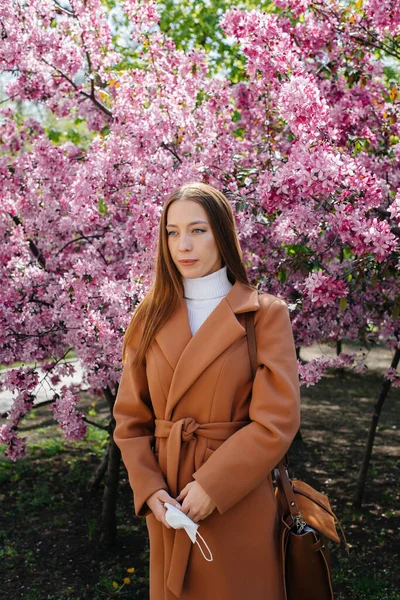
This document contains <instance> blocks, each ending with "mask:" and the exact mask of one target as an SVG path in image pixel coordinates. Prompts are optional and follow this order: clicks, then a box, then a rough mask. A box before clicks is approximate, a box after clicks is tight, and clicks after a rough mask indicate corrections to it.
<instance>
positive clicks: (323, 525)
mask: <svg viewBox="0 0 400 600" xmlns="http://www.w3.org/2000/svg"><path fill="white" fill-rule="evenodd" d="M246 332H247V343H248V347H249V355H250V364H251V370H252V375H253V378H254V376H255V373H256V370H257V348H256V336H255V331H254V321H253V313H246ZM287 467H288V462H287V455H286V454H285V457H284V458H283V459H282V460H281V461H280V462H279V463H278V464H277V465H276V467H275V468H274V478H275V484H276V487H275V496H276V498H277V506H278V513H279V517H280V532H279V536H280V548H281V562H282V577H283V586H284V590H285V597H286V599H287V600H333V589H332V579H331V561H330V551H329V546H328V539H331V540H332V541H335V542H339V543H340V538H339V536H338V534H337V532H336V527H335V522H337V523H338V525H339V527H340V530H341V532H342V535H343V538H344V542H345V547H346V550H347V552H348V551H349V550H348V545H347V542H346V537H345V535H344V532H343V529H342V526H341V524H340V521H339V519H338V518H337V517H336V515H335V514H334V512H333V511H332V509H331V507H330V504H329V499H328V497H327V496H326V495H325V494H321V492H318V491H317V490H315V489H314V488H312V487H311V486H310V485H308V484H307V483H305V482H304V481H299V480H297V479H292V480H291V479H290V478H289V474H288V471H287Z"/></svg>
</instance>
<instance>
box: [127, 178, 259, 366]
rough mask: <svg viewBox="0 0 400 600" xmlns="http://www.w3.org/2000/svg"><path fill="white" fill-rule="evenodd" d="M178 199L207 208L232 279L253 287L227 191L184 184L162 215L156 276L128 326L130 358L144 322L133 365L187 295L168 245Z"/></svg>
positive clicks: (229, 276)
mask: <svg viewBox="0 0 400 600" xmlns="http://www.w3.org/2000/svg"><path fill="white" fill-rule="evenodd" d="M176 200H193V201H195V202H198V203H199V204H200V205H201V206H202V207H203V208H204V210H205V211H206V213H207V216H208V219H209V222H210V226H211V229H212V232H213V234H214V238H215V241H216V244H217V246H218V249H219V251H220V254H221V258H222V261H223V264H225V265H226V267H227V275H228V279H229V281H230V282H231V283H232V284H233V283H235V281H240V282H242V283H244V284H246V285H248V286H249V287H251V288H253V287H254V286H252V285H251V284H250V282H249V279H248V276H247V272H246V267H245V265H244V263H243V259H242V250H241V248H240V244H239V240H238V237H237V232H236V227H235V220H234V216H233V212H232V208H231V206H230V204H229V202H228V200H227V198H226V197H225V195H224V194H223V193H222V192H220V191H219V190H217V189H216V188H214V187H212V186H211V185H208V184H206V183H201V182H197V181H194V182H190V183H186V184H184V185H182V186H180V187H179V188H178V189H176V190H175V191H174V192H172V194H170V196H169V197H168V198H167V200H166V202H165V203H164V206H163V210H162V213H161V218H160V225H159V233H158V246H157V254H156V263H155V278H154V281H153V283H152V285H151V287H150V289H149V291H148V293H147V294H146V296H145V297H144V298H143V300H142V301H141V302H140V303H139V304H138V305H137V307H136V308H135V312H134V314H133V316H132V319H131V321H130V323H129V325H128V327H127V329H126V332H125V337H124V343H123V349H122V360H123V362H124V361H125V358H126V347H127V345H128V344H129V341H130V340H131V338H132V337H133V334H134V331H135V329H136V327H138V326H139V324H141V325H142V326H143V330H142V335H141V338H140V342H139V345H138V348H137V352H136V355H135V359H134V362H133V365H134V366H135V365H138V364H139V363H143V362H144V358H145V354H146V352H147V349H148V347H149V346H150V344H151V342H152V340H153V337H154V335H155V334H156V332H157V331H158V330H159V329H160V327H161V326H162V325H163V324H164V323H165V322H166V321H167V320H168V318H169V317H170V316H171V315H172V313H173V311H174V310H175V308H176V307H177V305H178V302H179V299H180V298H181V297H182V296H183V291H184V288H183V282H182V276H181V274H180V273H179V271H178V269H177V268H176V266H175V264H174V262H173V260H172V258H171V254H170V252H169V248H168V235H167V229H166V225H167V215H168V208H169V207H170V206H171V204H172V203H173V202H175V201H176Z"/></svg>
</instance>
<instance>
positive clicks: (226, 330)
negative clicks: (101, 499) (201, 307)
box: [114, 282, 300, 600]
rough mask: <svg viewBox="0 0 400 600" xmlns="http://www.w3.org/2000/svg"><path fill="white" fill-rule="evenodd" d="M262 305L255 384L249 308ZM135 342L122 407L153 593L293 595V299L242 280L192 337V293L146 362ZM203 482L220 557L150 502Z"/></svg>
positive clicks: (296, 417) (168, 598)
mask: <svg viewBox="0 0 400 600" xmlns="http://www.w3.org/2000/svg"><path fill="white" fill-rule="evenodd" d="M247 311H255V317H254V323H255V332H256V340H257V361H258V369H257V373H256V377H255V380H254V384H253V382H252V378H251V367H250V360H249V354H248V347H247V341H246V330H245V322H244V314H243V313H245V312H247ZM139 336H140V332H138V333H137V335H136V340H134V341H133V342H132V344H131V345H130V347H129V349H128V354H127V360H126V362H125V365H124V368H123V372H122V377H121V381H120V386H119V391H118V395H117V399H116V403H115V408H114V416H115V420H116V428H115V432H114V439H115V442H116V443H117V445H118V446H119V448H120V449H121V452H122V458H123V461H124V463H125V466H126V469H127V472H128V475H129V481H130V484H131V487H132V489H133V492H134V506H135V511H136V514H137V515H138V516H142V517H146V523H147V528H148V531H149V537H150V600H175V598H180V599H181V600H189V599H190V600H283V592H282V586H281V571H280V563H279V552H278V544H277V531H278V529H277V526H278V520H277V513H276V501H275V496H274V492H273V486H272V477H271V470H272V469H273V467H274V466H275V464H276V463H277V462H278V461H279V460H280V459H281V458H282V457H283V455H284V454H285V452H286V451H287V450H288V448H289V446H290V444H291V442H292V439H293V438H294V436H295V434H296V431H297V430H298V428H299V425H300V393H299V379H298V370H297V361H296V353H295V347H294V341H293V334H292V328H291V323H290V317H289V311H288V308H287V305H286V303H285V302H284V301H283V300H280V299H279V298H277V297H276V296H272V295H271V294H266V293H264V294H260V295H259V294H257V291H255V290H252V289H251V288H249V287H248V286H246V285H244V284H242V283H240V282H236V283H235V284H234V285H233V287H232V288H231V290H230V291H229V292H228V294H227V295H226V297H225V298H223V299H222V300H221V302H220V303H219V304H218V305H217V307H216V308H215V309H214V310H213V311H212V312H211V313H210V315H209V316H208V318H207V319H206V320H205V322H204V323H203V324H202V326H201V327H200V328H199V329H198V331H196V333H195V335H193V336H192V334H191V331H190V324H189V319H188V313H187V308H186V302H185V300H184V299H183V298H182V299H181V302H180V304H179V307H178V308H177V310H176V311H175V312H174V314H173V315H172V316H171V317H170V319H169V320H168V321H167V323H166V324H165V325H164V326H163V327H162V328H161V329H160V330H159V331H158V332H157V334H156V335H155V338H154V341H153V342H152V344H151V346H150V347H149V350H148V352H147V354H146V366H143V367H141V368H138V369H132V367H131V363H132V358H133V356H134V353H135V347H136V345H137V343H138V338H139ZM193 478H194V479H196V480H197V481H198V482H199V484H200V485H201V486H202V487H203V488H204V490H205V491H206V492H207V493H208V494H209V496H210V497H211V498H212V500H213V501H214V503H215V505H216V509H215V510H214V512H213V513H212V514H211V515H209V516H208V517H207V518H206V519H204V520H202V521H200V523H199V525H200V527H199V533H201V534H202V536H203V537H204V538H205V540H206V542H207V543H208V545H209V547H210V549H211V552H212V554H213V559H214V560H213V561H212V562H207V561H206V560H205V559H204V558H203V556H202V555H201V552H200V550H199V548H198V546H197V545H192V542H191V541H190V539H189V537H188V535H187V534H186V532H185V531H184V530H183V529H181V530H175V529H167V528H166V527H165V526H164V525H162V524H161V523H160V522H159V521H157V519H156V518H155V517H154V515H153V513H152V512H151V511H150V509H149V508H148V506H147V504H146V499H147V498H148V497H149V496H150V495H151V494H153V492H155V491H157V490H159V489H165V490H168V491H169V493H170V494H171V496H172V497H176V496H177V495H178V493H179V491H180V490H181V489H182V488H183V487H184V486H185V485H186V484H187V483H189V482H190V481H193Z"/></svg>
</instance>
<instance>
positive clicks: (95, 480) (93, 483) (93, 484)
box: [86, 446, 110, 494]
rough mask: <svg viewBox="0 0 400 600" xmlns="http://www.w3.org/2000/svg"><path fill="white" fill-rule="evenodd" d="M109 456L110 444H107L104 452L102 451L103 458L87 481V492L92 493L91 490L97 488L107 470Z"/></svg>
mask: <svg viewBox="0 0 400 600" xmlns="http://www.w3.org/2000/svg"><path fill="white" fill-rule="evenodd" d="M109 456H110V446H108V448H107V450H106V452H105V453H104V456H103V458H102V459H101V462H100V464H99V466H98V467H97V469H96V472H95V473H94V475H93V477H92V478H91V480H90V481H89V483H88V485H87V487H86V491H87V492H88V493H89V494H93V492H94V491H95V490H97V489H98V487H99V485H100V483H101V482H102V481H103V477H104V475H105V474H106V472H107V467H108V459H109Z"/></svg>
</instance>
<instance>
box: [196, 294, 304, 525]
mask: <svg viewBox="0 0 400 600" xmlns="http://www.w3.org/2000/svg"><path fill="white" fill-rule="evenodd" d="M261 298H262V297H260V304H261V306H260V309H259V310H258V311H257V312H256V313H255V321H254V326H255V334H256V341H257V363H258V367H257V371H256V375H255V378H254V382H253V388H252V395H251V400H250V406H249V419H250V421H251V422H250V423H249V424H248V425H245V426H244V427H242V429H239V431H236V432H235V433H234V434H233V435H231V436H230V437H229V438H228V439H227V440H226V441H224V442H223V443H222V444H221V446H219V448H217V449H216V450H215V451H214V452H213V453H212V454H211V456H210V457H209V458H208V460H207V461H206V462H205V463H204V464H203V465H202V466H201V467H200V468H199V469H198V470H197V471H196V472H195V473H194V474H193V477H194V479H195V480H196V481H198V482H199V484H200V485H201V486H202V488H203V489H204V490H205V491H206V492H207V494H208V495H209V496H210V497H211V499H212V500H213V502H214V504H215V505H216V507H217V510H218V511H219V513H220V514H223V513H225V512H226V511H227V510H228V509H229V508H231V507H232V506H234V505H235V504H236V503H237V502H239V501H240V500H241V499H242V498H244V497H245V496H246V495H247V494H248V493H249V492H251V491H252V490H253V489H255V488H256V487H257V486H258V485H259V484H260V483H261V481H262V480H263V479H264V478H265V477H267V476H268V474H269V473H270V472H271V471H272V469H273V468H274V466H275V465H276V464H277V463H278V462H279V461H280V460H281V459H282V458H283V456H284V455H285V453H286V452H287V450H288V449H289V447H290V444H291V442H292V440H293V438H294V436H295V435H296V432H297V430H298V429H299V426H300V383H299V374H298V368H297V357H296V350H295V345H294V339H293V332H292V326H291V322H290V316H289V309H288V307H287V304H286V303H285V302H284V301H283V300H281V299H279V298H278V299H276V300H274V301H273V302H272V303H270V304H266V303H265V302H262V303H261Z"/></svg>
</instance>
